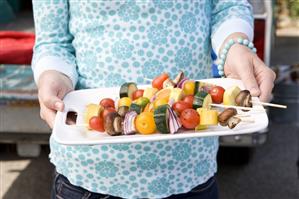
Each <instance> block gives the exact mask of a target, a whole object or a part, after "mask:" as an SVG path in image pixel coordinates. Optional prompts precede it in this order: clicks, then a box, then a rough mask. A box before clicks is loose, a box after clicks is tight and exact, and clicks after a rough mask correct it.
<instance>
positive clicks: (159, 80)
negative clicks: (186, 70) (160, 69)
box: [152, 73, 169, 90]
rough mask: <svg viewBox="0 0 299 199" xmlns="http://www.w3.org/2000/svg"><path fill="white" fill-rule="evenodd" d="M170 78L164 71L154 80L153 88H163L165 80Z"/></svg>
mask: <svg viewBox="0 0 299 199" xmlns="http://www.w3.org/2000/svg"><path fill="white" fill-rule="evenodd" d="M168 78H169V75H168V74H167V73H163V74H161V75H160V76H158V77H156V78H155V79H154V80H153V82H152V86H153V88H157V89H159V90H160V89H162V88H163V82H164V81H165V80H166V79H168Z"/></svg>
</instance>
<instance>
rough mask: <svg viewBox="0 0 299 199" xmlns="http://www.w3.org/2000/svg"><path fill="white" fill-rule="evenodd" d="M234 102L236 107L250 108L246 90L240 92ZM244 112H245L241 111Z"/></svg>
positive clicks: (249, 99)
mask: <svg viewBox="0 0 299 199" xmlns="http://www.w3.org/2000/svg"><path fill="white" fill-rule="evenodd" d="M235 102H236V104H237V105H238V106H243V107H252V102H251V95H250V92H249V91H248V90H242V91H241V92H240V93H239V94H238V95H237V97H236V99H235ZM243 111H246V110H243Z"/></svg>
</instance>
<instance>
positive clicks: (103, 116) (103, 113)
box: [101, 107, 116, 119]
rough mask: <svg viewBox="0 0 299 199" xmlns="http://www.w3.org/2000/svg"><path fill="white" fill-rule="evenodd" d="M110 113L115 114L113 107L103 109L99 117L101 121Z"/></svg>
mask: <svg viewBox="0 0 299 199" xmlns="http://www.w3.org/2000/svg"><path fill="white" fill-rule="evenodd" d="M111 112H116V110H115V108H113V107H107V108H105V109H104V110H103V111H102V112H101V117H102V118H103V119H105V117H106V115H107V114H108V113H111Z"/></svg>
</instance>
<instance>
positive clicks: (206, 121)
mask: <svg viewBox="0 0 299 199" xmlns="http://www.w3.org/2000/svg"><path fill="white" fill-rule="evenodd" d="M196 111H197V112H198V114H199V115H200V125H202V126H205V125H207V126H208V125H217V124H218V111H216V110H210V109H206V108H198V109H197V110H196Z"/></svg>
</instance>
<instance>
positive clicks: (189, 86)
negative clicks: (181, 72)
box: [183, 80, 195, 95]
mask: <svg viewBox="0 0 299 199" xmlns="http://www.w3.org/2000/svg"><path fill="white" fill-rule="evenodd" d="M194 90H195V83H194V81H193V80H187V81H186V82H184V85H183V91H184V94H185V95H194Z"/></svg>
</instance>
